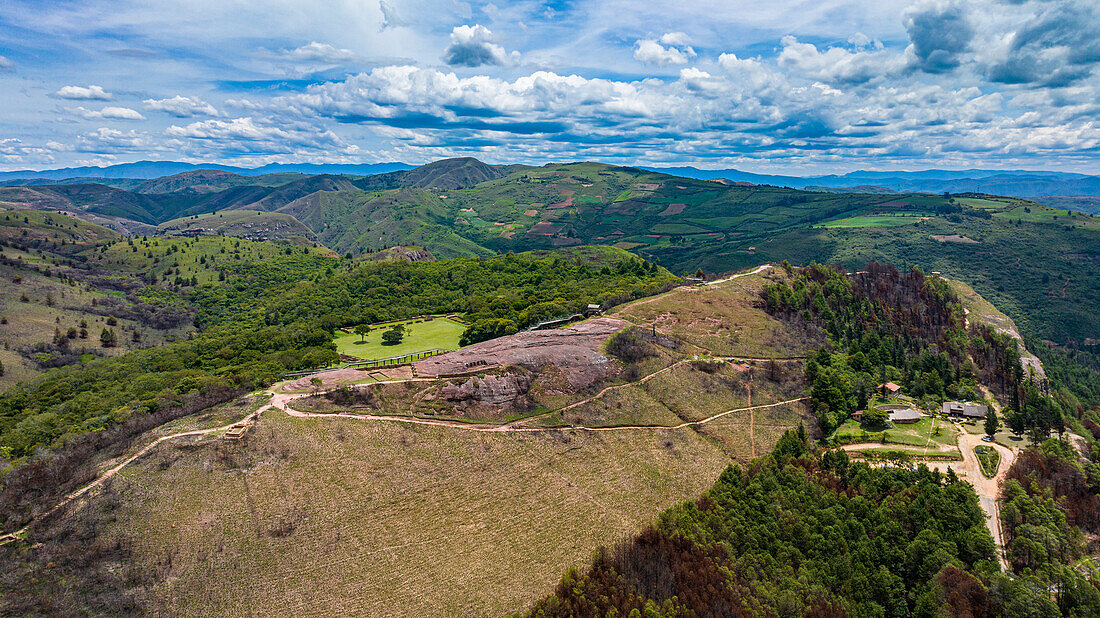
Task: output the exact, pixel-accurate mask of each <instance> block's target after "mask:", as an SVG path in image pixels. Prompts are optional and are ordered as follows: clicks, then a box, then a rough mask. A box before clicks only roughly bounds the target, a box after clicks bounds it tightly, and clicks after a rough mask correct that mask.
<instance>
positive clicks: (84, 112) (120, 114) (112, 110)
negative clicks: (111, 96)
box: [69, 107, 145, 120]
mask: <svg viewBox="0 0 1100 618" xmlns="http://www.w3.org/2000/svg"><path fill="white" fill-rule="evenodd" d="M69 111H71V112H72V113H74V114H76V115H78V116H80V117H82V118H86V119H88V120H102V119H105V118H108V119H114V120H145V116H142V115H141V113H139V112H138V111H137V110H133V109H130V108H129V107H104V108H103V109H99V110H95V109H87V108H85V107H77V108H75V109H71V110H69Z"/></svg>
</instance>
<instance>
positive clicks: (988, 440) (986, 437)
mask: <svg viewBox="0 0 1100 618" xmlns="http://www.w3.org/2000/svg"><path fill="white" fill-rule="evenodd" d="M982 441H983V442H992V441H993V436H982Z"/></svg>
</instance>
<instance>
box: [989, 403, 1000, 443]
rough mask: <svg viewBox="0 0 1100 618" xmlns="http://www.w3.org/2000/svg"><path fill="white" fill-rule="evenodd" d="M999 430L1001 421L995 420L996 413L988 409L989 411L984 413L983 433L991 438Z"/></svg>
mask: <svg viewBox="0 0 1100 618" xmlns="http://www.w3.org/2000/svg"><path fill="white" fill-rule="evenodd" d="M1000 428H1001V420H1000V419H999V418H997V413H996V412H994V411H993V408H990V409H989V411H988V412H986V413H985V433H986V435H987V436H989V437H990V438H992V437H993V434H995V433H997V430H998V429H1000Z"/></svg>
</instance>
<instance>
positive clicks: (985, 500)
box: [956, 425, 1016, 572]
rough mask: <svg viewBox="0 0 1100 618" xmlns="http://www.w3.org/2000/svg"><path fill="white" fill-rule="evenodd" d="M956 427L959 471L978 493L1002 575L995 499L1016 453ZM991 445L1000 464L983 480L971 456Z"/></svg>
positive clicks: (1002, 553)
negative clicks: (961, 459)
mask: <svg viewBox="0 0 1100 618" xmlns="http://www.w3.org/2000/svg"><path fill="white" fill-rule="evenodd" d="M956 426H957V427H958V428H959V450H961V451H962V455H963V465H962V472H963V474H964V475H965V477H966V480H968V481H970V484H971V485H973V486H974V491H975V493H977V494H978V501H979V502H980V503H981V505H982V510H984V511H985V513H986V515H988V516H989V518H988V519H987V520H986V522H985V525H986V526H987V527H988V528H989V532H990V533H991V534H992V535H993V542H994V543H996V545H997V550H998V551H997V557H998V558H999V559H1000V561H1001V568H1002V569H1004V570H1005V571H1006V572H1007V571H1008V561H1007V560H1006V559H1005V545H1004V535H1003V534H1002V531H1001V506H1000V503H999V502H998V501H997V499H998V498H999V497H1000V495H1001V484H1002V483H1004V480H1005V477H1007V476H1008V469H1009V468H1011V467H1012V463H1013V462H1014V461H1016V453H1015V452H1014V451H1013V450H1012V449H1010V448H1008V447H1006V446H1002V445H1000V444H997V443H996V442H985V441H983V440H982V437H981V435H978V434H971V433H967V432H966V430H965V429H963V428H962V426H958V425H956ZM983 445H984V446H992V447H993V448H995V449H997V453H999V454H1000V456H1001V461H1000V463H999V464H998V466H997V474H995V475H994V476H993V478H986V476H985V475H984V474H982V467H981V464H980V463H978V456H977V455H976V454H975V453H974V447H975V446H983Z"/></svg>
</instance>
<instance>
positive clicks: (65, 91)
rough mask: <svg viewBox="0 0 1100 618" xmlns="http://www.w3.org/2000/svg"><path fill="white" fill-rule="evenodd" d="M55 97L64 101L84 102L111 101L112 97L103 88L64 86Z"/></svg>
mask: <svg viewBox="0 0 1100 618" xmlns="http://www.w3.org/2000/svg"><path fill="white" fill-rule="evenodd" d="M54 95H55V96H58V97H61V98H62V99H73V100H83V101H110V100H111V97H112V95H111V93H110V92H107V91H106V90H104V89H103V87H102V86H87V87H85V86H62V87H61V88H60V89H59V90H58V91H57V92H55V93H54Z"/></svg>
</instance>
